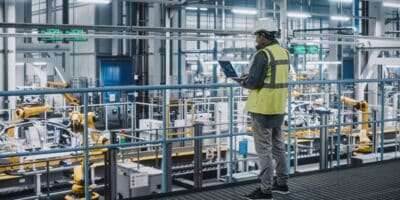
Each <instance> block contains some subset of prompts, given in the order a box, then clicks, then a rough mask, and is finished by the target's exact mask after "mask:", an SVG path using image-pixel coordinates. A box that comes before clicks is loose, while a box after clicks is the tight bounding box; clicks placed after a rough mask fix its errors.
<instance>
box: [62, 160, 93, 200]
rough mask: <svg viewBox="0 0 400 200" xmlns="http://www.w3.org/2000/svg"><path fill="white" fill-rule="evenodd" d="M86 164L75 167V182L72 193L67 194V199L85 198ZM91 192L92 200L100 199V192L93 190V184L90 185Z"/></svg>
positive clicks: (80, 199)
mask: <svg viewBox="0 0 400 200" xmlns="http://www.w3.org/2000/svg"><path fill="white" fill-rule="evenodd" d="M83 166H84V165H83V164H82V165H80V166H77V167H74V175H73V178H74V184H73V185H72V194H67V195H66V196H65V197H64V199H65V200H85V199H86V198H85V178H84V174H85V171H84V169H85V168H84V167H83ZM89 194H90V199H91V200H98V199H99V194H97V193H96V192H92V191H91V186H89Z"/></svg>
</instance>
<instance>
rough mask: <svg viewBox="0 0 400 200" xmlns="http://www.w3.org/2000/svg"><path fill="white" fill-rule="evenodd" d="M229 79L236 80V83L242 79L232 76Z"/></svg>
mask: <svg viewBox="0 0 400 200" xmlns="http://www.w3.org/2000/svg"><path fill="white" fill-rule="evenodd" d="M231 79H232V80H234V81H236V82H238V83H241V82H242V81H243V79H242V78H239V77H232V78H231Z"/></svg>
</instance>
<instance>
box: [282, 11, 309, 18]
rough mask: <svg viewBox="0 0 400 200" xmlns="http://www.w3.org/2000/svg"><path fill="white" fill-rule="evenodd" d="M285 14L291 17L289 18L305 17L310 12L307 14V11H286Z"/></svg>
mask: <svg viewBox="0 0 400 200" xmlns="http://www.w3.org/2000/svg"><path fill="white" fill-rule="evenodd" d="M287 16H288V17H291V18H300V19H305V18H310V17H311V14H309V13H301V12H288V13H287Z"/></svg>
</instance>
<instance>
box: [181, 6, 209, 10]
mask: <svg viewBox="0 0 400 200" xmlns="http://www.w3.org/2000/svg"><path fill="white" fill-rule="evenodd" d="M185 9H186V10H193V11H197V9H200V11H207V10H208V9H207V8H197V7H186V8H185Z"/></svg>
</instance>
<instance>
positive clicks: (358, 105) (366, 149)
mask: <svg viewBox="0 0 400 200" xmlns="http://www.w3.org/2000/svg"><path fill="white" fill-rule="evenodd" d="M341 100H342V101H343V103H345V104H347V105H350V106H353V108H355V109H357V110H360V111H361V112H362V126H361V129H362V131H361V133H360V134H359V137H360V144H369V143H370V142H371V140H370V139H369V137H368V136H367V131H368V103H367V102H365V101H357V100H355V99H352V98H348V97H344V96H342V97H341ZM357 151H358V152H361V153H371V152H372V147H371V146H370V145H360V146H359V147H358V150H357Z"/></svg>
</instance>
